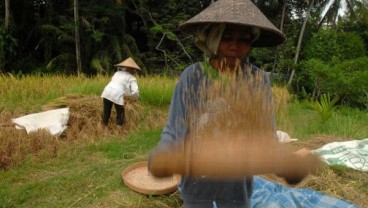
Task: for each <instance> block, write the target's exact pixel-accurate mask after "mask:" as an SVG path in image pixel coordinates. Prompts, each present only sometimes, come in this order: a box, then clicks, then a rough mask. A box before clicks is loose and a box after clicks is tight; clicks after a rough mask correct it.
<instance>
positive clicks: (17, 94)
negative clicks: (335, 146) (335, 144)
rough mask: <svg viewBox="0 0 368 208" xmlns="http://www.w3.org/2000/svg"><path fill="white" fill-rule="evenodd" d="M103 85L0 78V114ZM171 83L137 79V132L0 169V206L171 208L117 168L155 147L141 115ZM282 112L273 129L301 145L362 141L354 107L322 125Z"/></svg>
mask: <svg viewBox="0 0 368 208" xmlns="http://www.w3.org/2000/svg"><path fill="white" fill-rule="evenodd" d="M109 79H110V78H109V77H103V76H101V77H96V78H94V79H91V78H86V77H59V76H57V77H32V76H30V77H23V78H14V77H5V76H0V89H2V90H1V91H0V112H1V110H2V111H4V112H5V111H6V112H13V111H15V110H16V109H18V108H20V109H21V110H22V111H37V110H38V109H40V108H41V106H42V105H44V104H45V103H47V102H49V101H50V100H53V99H55V98H58V97H61V96H65V95H68V94H81V95H99V94H100V93H101V92H102V90H103V87H104V86H105V85H106V84H107V82H108V81H109ZM176 81H177V80H176V79H169V78H166V77H139V78H138V83H139V86H140V92H141V102H143V104H144V105H142V106H143V107H144V109H143V114H144V117H143V118H142V121H141V124H140V126H139V127H138V128H137V129H138V130H136V131H134V132H129V134H127V135H121V136H114V137H111V138H102V139H100V140H93V141H94V142H90V143H85V144H83V143H71V144H69V146H65V147H64V148H61V150H60V151H59V152H58V153H57V156H56V157H49V154H43V152H42V151H40V152H39V153H37V154H35V155H30V156H27V157H26V158H25V159H24V160H23V161H22V162H21V163H19V164H17V165H16V166H15V167H12V168H10V169H8V170H0V181H1V182H0V207H7V208H8V207H21V208H22V207H27V208H28V207H142V208H146V207H179V206H180V205H181V201H180V198H179V195H178V194H177V193H175V194H172V195H164V196H146V195H142V194H138V193H136V192H134V191H132V190H130V189H128V188H127V187H126V186H125V185H123V183H122V181H121V172H122V170H124V168H126V167H128V166H129V165H131V164H134V163H137V162H140V161H145V160H146V158H147V156H148V153H149V151H150V150H151V149H152V148H153V147H154V146H155V145H156V144H157V142H158V140H159V137H160V134H161V131H162V127H163V126H159V127H155V128H151V129H149V128H147V122H152V120H153V121H156V120H155V118H153V119H152V118H150V117H148V115H149V112H152V111H153V110H152V109H153V107H152V106H154V108H155V110H156V109H158V110H159V111H162V113H164V112H167V110H168V104H169V103H170V99H171V95H172V92H173V90H174V86H175V83H176ZM286 112H287V113H286V115H285V116H283V117H282V120H278V121H277V127H278V129H279V130H283V131H285V132H287V133H289V134H290V136H292V137H294V138H298V139H301V140H308V139H311V138H313V137H314V136H315V135H324V134H327V135H331V136H336V137H344V138H354V139H363V138H367V135H368V119H367V112H364V111H360V110H358V109H351V108H347V107H342V106H337V108H336V109H334V111H333V113H332V116H331V117H330V118H329V119H327V120H326V121H322V120H321V119H320V116H319V114H318V112H316V111H315V110H314V109H313V108H311V107H310V105H309V104H308V103H305V102H297V101H294V102H292V103H290V104H289V105H288V107H287V111H286ZM158 113H160V112H158ZM154 115H155V114H154ZM0 134H1V132H0ZM91 136H93V137H102V135H91ZM25 139H26V138H25ZM335 169H336V168H335ZM340 169H341V168H340ZM340 169H339V171H342V172H344V171H345V170H344V169H341V170H340ZM363 188H364V187H363Z"/></svg>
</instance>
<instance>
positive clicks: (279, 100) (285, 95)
mask: <svg viewBox="0 0 368 208" xmlns="http://www.w3.org/2000/svg"><path fill="white" fill-rule="evenodd" d="M272 93H273V102H274V107H275V112H276V115H277V117H278V118H279V119H284V118H285V116H286V113H287V104H288V103H289V101H290V100H291V95H290V93H289V91H288V89H287V87H286V86H273V87H272Z"/></svg>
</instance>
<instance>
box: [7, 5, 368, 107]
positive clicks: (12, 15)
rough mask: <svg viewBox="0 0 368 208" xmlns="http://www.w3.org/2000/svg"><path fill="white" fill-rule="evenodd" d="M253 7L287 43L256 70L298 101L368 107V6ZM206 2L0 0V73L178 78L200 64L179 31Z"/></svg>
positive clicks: (264, 53) (260, 56) (262, 54)
mask: <svg viewBox="0 0 368 208" xmlns="http://www.w3.org/2000/svg"><path fill="white" fill-rule="evenodd" d="M252 1H253V2H254V3H255V4H256V5H257V6H258V7H259V8H260V10H261V11H262V12H263V13H264V14H265V15H266V16H267V17H268V18H269V19H270V20H271V21H272V22H273V23H274V24H275V25H276V26H277V27H278V28H280V30H281V31H283V32H284V33H285V34H286V37H287V41H286V42H285V43H284V44H283V45H281V46H279V47H277V48H255V49H254V50H253V53H252V55H251V57H250V60H251V61H252V62H253V63H255V64H256V65H258V66H259V67H261V68H263V69H265V70H266V71H270V72H272V73H273V74H274V76H275V77H278V78H279V82H280V83H281V84H287V85H288V87H289V89H290V90H291V92H292V93H293V94H295V95H297V96H298V97H299V98H302V99H308V100H316V99H318V98H319V96H321V95H322V94H324V93H329V94H330V95H331V96H338V97H339V98H340V99H339V101H338V102H339V104H346V105H349V106H354V107H358V108H366V107H367V105H368V96H367V95H368V94H367V93H368V89H367V85H366V84H365V83H366V80H367V78H368V77H367V71H368V69H367V67H368V65H367V64H366V62H367V47H368V35H367V30H368V4H367V0H303V1H299V0H271V1H264V0H252ZM212 2H214V1H213V0H188V1H185V2H184V1H176V0H125V1H122V0H108V1H98V0H88V1H86V0H79V1H78V0H73V1H60V0H46V1H40V0H32V1H29V0H14V1H9V0H4V1H1V2H0V8H1V10H0V23H2V27H0V46H1V47H0V73H1V72H2V73H12V74H13V75H21V74H60V75H71V74H84V75H85V76H88V77H90V76H96V75H98V74H102V75H107V74H111V73H112V72H113V64H115V63H118V62H120V61H121V60H123V59H125V58H127V57H128V56H132V57H133V58H134V59H135V60H136V61H137V62H138V64H139V65H140V66H141V67H142V68H143V71H144V73H143V74H145V75H148V74H161V75H162V74H165V75H178V74H180V72H181V71H182V70H183V69H184V68H185V67H186V66H188V65H189V64H190V63H193V62H196V61H199V60H201V59H203V56H202V55H201V53H200V52H199V50H198V49H197V48H196V47H195V46H194V44H193V37H192V36H190V35H188V34H185V33H183V32H182V31H180V30H179V29H178V25H179V24H180V23H183V22H184V21H186V20H188V19H189V18H190V17H192V16H194V15H195V14H197V13H198V12H200V11H201V10H202V9H203V8H205V7H207V6H208V5H209V4H211V3H212ZM342 9H343V10H342ZM342 11H343V12H342ZM341 86H343V87H341ZM342 89H344V90H342Z"/></svg>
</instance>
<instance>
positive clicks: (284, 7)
mask: <svg viewBox="0 0 368 208" xmlns="http://www.w3.org/2000/svg"><path fill="white" fill-rule="evenodd" d="M287 3H288V2H287V0H284V6H283V7H282V16H281V22H280V31H281V32H283V30H284V21H285V14H286V6H287ZM276 64H277V49H276V50H275V51H274V60H273V66H272V71H271V73H274V72H275V69H276Z"/></svg>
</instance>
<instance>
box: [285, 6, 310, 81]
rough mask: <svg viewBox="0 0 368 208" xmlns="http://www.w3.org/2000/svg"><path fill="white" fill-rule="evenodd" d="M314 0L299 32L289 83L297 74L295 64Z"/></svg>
mask: <svg viewBox="0 0 368 208" xmlns="http://www.w3.org/2000/svg"><path fill="white" fill-rule="evenodd" d="M314 1H315V0H312V1H311V2H310V3H309V7H308V10H307V14H306V15H305V19H304V22H303V26H302V29H301V31H300V34H299V40H298V44H297V46H296V52H295V57H294V66H293V69H292V70H291V74H290V78H289V81H288V85H290V84H291V82H292V81H293V77H294V75H295V65H296V64H297V63H298V58H299V52H300V48H301V45H302V40H303V36H304V30H305V27H306V25H307V22H308V17H309V14H310V11H311V9H312V7H313V4H314Z"/></svg>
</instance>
